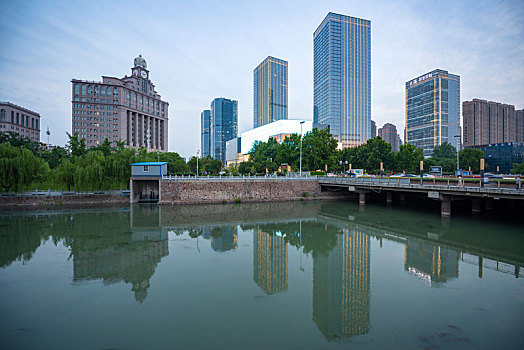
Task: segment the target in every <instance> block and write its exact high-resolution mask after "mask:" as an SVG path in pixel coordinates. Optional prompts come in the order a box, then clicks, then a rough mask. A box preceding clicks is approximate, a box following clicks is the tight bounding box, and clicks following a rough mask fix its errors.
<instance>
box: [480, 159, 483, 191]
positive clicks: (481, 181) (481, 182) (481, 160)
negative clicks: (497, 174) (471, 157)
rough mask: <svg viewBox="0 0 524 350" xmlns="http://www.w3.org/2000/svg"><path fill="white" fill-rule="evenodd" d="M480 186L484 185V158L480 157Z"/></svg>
mask: <svg viewBox="0 0 524 350" xmlns="http://www.w3.org/2000/svg"><path fill="white" fill-rule="evenodd" d="M480 187H484V158H481V159H480Z"/></svg>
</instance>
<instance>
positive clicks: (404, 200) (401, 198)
mask: <svg viewBox="0 0 524 350" xmlns="http://www.w3.org/2000/svg"><path fill="white" fill-rule="evenodd" d="M400 201H401V202H402V203H405V202H406V194H405V193H404V192H400Z"/></svg>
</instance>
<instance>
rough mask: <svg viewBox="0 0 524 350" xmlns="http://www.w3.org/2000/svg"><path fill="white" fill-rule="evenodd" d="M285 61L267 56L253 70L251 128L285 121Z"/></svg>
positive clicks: (286, 109)
mask: <svg viewBox="0 0 524 350" xmlns="http://www.w3.org/2000/svg"><path fill="white" fill-rule="evenodd" d="M287 67H288V63H287V61H284V60H281V59H279V58H275V57H271V56H268V57H267V58H266V59H265V60H264V61H262V63H260V64H259V65H258V67H256V68H255V69H254V70H253V127H254V128H258V127H259V126H262V125H266V124H269V123H271V122H274V121H277V120H281V119H287V115H288V114H287V113H288V107H287V106H288V105H287V104H288V91H287V87H288V76H287Z"/></svg>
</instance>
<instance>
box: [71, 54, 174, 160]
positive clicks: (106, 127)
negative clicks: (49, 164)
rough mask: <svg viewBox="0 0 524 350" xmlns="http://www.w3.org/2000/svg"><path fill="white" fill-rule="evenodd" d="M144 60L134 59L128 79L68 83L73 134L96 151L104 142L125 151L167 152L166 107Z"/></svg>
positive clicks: (75, 80) (105, 78) (72, 81)
mask: <svg viewBox="0 0 524 350" xmlns="http://www.w3.org/2000/svg"><path fill="white" fill-rule="evenodd" d="M149 78H150V77H149V71H148V70H147V63H146V60H145V59H144V58H143V57H142V55H139V56H138V57H136V58H135V61H134V67H133V68H132V69H131V76H129V77H128V76H125V77H124V78H116V77H107V76H103V77H102V82H93V81H85V80H77V79H73V80H71V83H72V91H71V101H72V102H71V104H72V107H73V108H72V111H73V116H72V131H73V132H74V133H78V134H79V136H80V138H83V139H86V145H87V147H96V146H98V145H99V144H101V143H102V142H104V140H105V139H108V140H109V141H110V142H114V141H118V140H123V141H125V145H126V146H127V147H134V148H140V147H147V148H148V149H150V150H154V151H160V152H167V130H168V129H167V124H168V111H167V109H168V105H169V104H168V103H167V102H165V101H163V100H162V99H161V97H160V95H159V94H158V93H157V92H156V91H155V85H154V84H153V83H152V82H151V80H150V79H149Z"/></svg>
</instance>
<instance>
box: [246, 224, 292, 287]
mask: <svg viewBox="0 0 524 350" xmlns="http://www.w3.org/2000/svg"><path fill="white" fill-rule="evenodd" d="M253 281H255V283H256V284H258V286H259V287H260V288H262V290H263V291H264V292H265V293H266V294H273V293H278V292H282V291H285V290H286V289H287V243H286V242H285V241H284V240H283V239H282V238H280V237H277V236H274V235H273V236H272V235H269V234H267V233H265V232H262V231H261V230H255V231H254V232H253Z"/></svg>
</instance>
